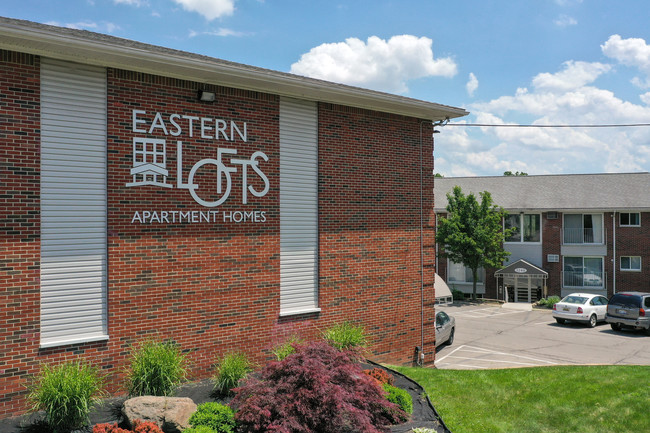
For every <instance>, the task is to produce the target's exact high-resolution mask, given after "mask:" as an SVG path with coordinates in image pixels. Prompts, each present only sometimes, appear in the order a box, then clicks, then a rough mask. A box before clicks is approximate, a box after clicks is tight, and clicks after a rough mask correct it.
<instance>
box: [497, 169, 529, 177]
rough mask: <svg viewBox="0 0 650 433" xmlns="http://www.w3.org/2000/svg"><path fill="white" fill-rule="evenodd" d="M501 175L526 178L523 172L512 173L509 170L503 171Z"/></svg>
mask: <svg viewBox="0 0 650 433" xmlns="http://www.w3.org/2000/svg"><path fill="white" fill-rule="evenodd" d="M503 175H504V176H528V173H526V172H525V171H515V172H514V173H513V172H511V171H510V170H508V171H504V172H503Z"/></svg>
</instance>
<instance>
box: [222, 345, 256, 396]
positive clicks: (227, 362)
mask: <svg viewBox="0 0 650 433" xmlns="http://www.w3.org/2000/svg"><path fill="white" fill-rule="evenodd" d="M251 371H253V364H252V363H251V362H250V361H249V359H248V357H247V356H246V354H244V353H228V354H226V355H225V356H224V357H223V358H222V359H221V361H219V362H218V363H217V367H216V375H215V377H214V391H215V392H216V393H218V394H220V395H228V394H230V392H231V390H232V389H233V388H236V387H237V386H238V385H239V381H240V380H242V379H244V378H245V377H246V376H247V375H248V373H250V372H251Z"/></svg>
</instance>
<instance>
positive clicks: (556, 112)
mask: <svg viewBox="0 0 650 433" xmlns="http://www.w3.org/2000/svg"><path fill="white" fill-rule="evenodd" d="M612 71H613V69H612V67H611V66H609V65H604V64H601V63H587V62H578V61H570V62H566V63H565V64H564V65H563V66H562V68H561V69H560V70H559V71H557V72H555V73H541V74H538V75H537V76H535V77H534V78H533V79H532V86H531V87H530V88H519V89H517V90H516V91H515V92H514V94H512V95H505V96H501V97H499V98H496V99H493V100H491V101H488V102H482V103H475V104H471V105H470V106H469V107H468V109H469V111H470V112H471V113H472V114H473V116H475V120H472V122H475V123H482V124H491V125H499V124H512V123H522V124H535V125H604V124H630V123H648V119H650V92H648V93H645V94H644V95H641V101H642V102H643V104H642V103H639V104H635V103H632V102H629V101H625V100H622V99H620V98H619V97H617V96H616V95H615V94H614V93H613V92H611V91H609V90H607V89H602V88H598V87H596V86H594V82H595V80H596V79H597V78H598V77H599V76H600V75H602V74H604V73H610V72H612ZM435 156H436V158H437V159H436V171H437V172H440V173H442V174H444V175H446V176H464V175H468V173H469V174H472V173H473V174H478V175H486V174H492V175H500V174H501V173H503V172H504V171H506V170H511V171H515V170H518V171H525V172H527V173H530V174H552V173H593V172H634V171H650V128H648V127H618V128H558V127H550V128H533V127H527V128H512V127H482V128H480V129H479V128H476V127H474V128H470V127H465V128H464V127H460V126H447V127H445V128H443V129H442V134H439V135H437V136H436V152H435Z"/></svg>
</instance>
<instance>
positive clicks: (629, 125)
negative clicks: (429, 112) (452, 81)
mask: <svg viewBox="0 0 650 433" xmlns="http://www.w3.org/2000/svg"><path fill="white" fill-rule="evenodd" d="M436 126H481V127H494V128H629V127H637V126H650V123H624V124H602V125H517V124H509V123H508V124H490V123H445V124H440V125H436Z"/></svg>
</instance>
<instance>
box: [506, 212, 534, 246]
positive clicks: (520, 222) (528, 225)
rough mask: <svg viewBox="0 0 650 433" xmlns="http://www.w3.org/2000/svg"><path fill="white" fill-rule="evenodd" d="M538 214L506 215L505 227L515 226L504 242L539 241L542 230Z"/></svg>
mask: <svg viewBox="0 0 650 433" xmlns="http://www.w3.org/2000/svg"><path fill="white" fill-rule="evenodd" d="M540 221H541V218H540V215H539V214H519V215H508V216H507V217H506V218H505V220H504V227H505V228H506V229H509V228H515V229H516V230H515V231H514V233H513V234H512V235H510V236H508V238H506V242H540V241H541V239H542V237H541V235H542V230H541V224H540Z"/></svg>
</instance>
